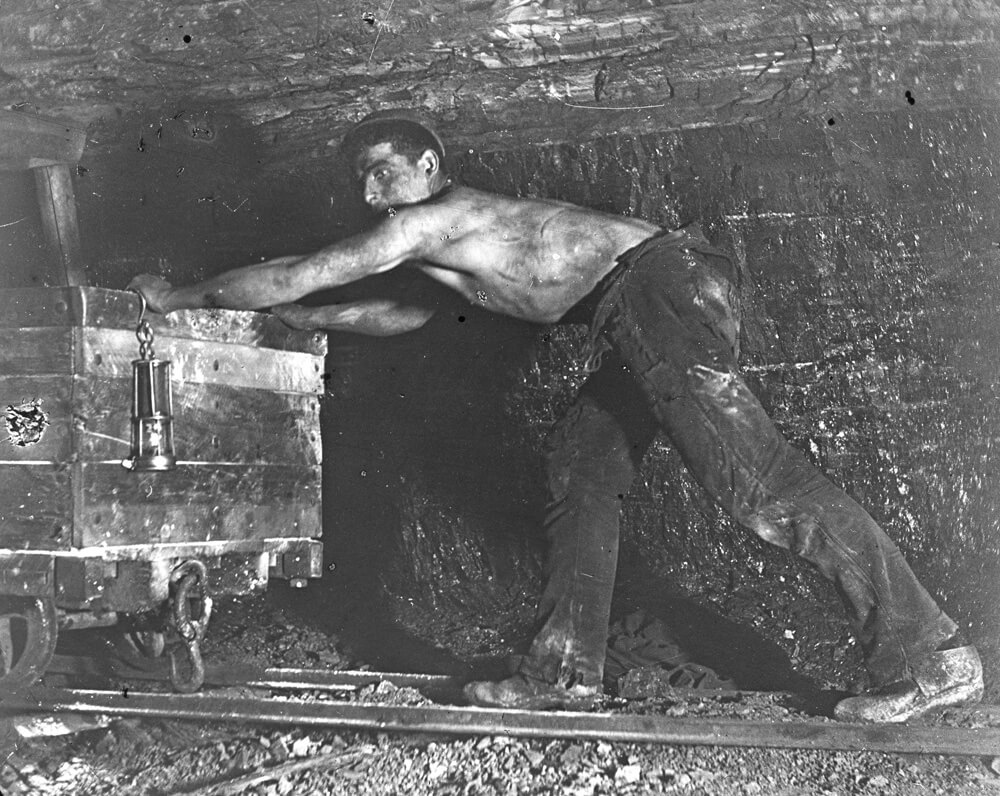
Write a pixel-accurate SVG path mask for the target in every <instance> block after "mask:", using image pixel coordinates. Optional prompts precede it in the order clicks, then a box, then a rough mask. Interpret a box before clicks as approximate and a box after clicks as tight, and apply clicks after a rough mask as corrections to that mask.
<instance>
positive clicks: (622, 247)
mask: <svg viewBox="0 0 1000 796" xmlns="http://www.w3.org/2000/svg"><path fill="white" fill-rule="evenodd" d="M342 151H343V153H344V155H345V157H347V158H348V159H349V160H348V162H349V163H350V164H351V165H352V166H353V168H354V173H355V174H356V176H357V179H358V186H359V188H360V190H361V192H362V197H363V198H364V200H365V202H366V203H367V204H368V205H369V206H370V207H371V209H372V210H373V211H375V213H376V214H377V216H378V217H379V220H378V221H377V223H375V225H374V226H373V227H372V228H371V229H369V230H368V231H366V232H362V233H361V234H358V235H355V236H353V237H350V238H347V239H345V240H341V241H338V242H336V243H334V244H332V245H330V246H327V247H325V248H323V249H321V250H320V251H318V252H316V253H315V254H311V255H308V256H303V257H283V258H279V259H276V260H270V261H268V262H264V263H260V264H257V265H250V266H247V267H244V268H237V269H234V270H232V271H228V272H226V273H223V274H221V275H219V276H216V277H214V278H212V279H209V280H207V281H204V282H201V283H199V284H195V285H191V286H187V287H173V286H171V285H170V284H169V283H167V282H165V281H163V280H162V279H159V278H158V277H155V276H149V275H142V276H138V277H136V278H135V279H134V280H133V282H132V284H131V287H133V288H135V289H138V290H139V291H141V292H142V293H143V294H144V295H145V297H146V299H147V301H148V302H149V305H150V307H152V308H153V309H155V310H157V311H160V312H170V311H172V310H178V309H185V308H201V307H228V308H232V309H264V308H271V311H272V312H273V313H274V314H275V315H277V316H278V317H279V318H281V319H282V320H283V321H284V322H285V323H287V324H289V325H290V326H293V327H295V328H305V329H332V330H342V331H351V332H360V333H364V334H369V335H392V334H399V333H402V332H406V331H410V330H412V329H417V328H419V327H420V326H422V325H424V324H425V323H426V322H427V320H428V319H429V318H430V317H431V315H432V314H433V310H431V309H427V308H425V307H420V306H417V305H415V304H414V305H409V304H406V303H405V302H398V301H388V300H365V301H357V302H349V303H342V304H334V305H329V306H321V307H304V306H298V305H295V304H293V303H291V302H295V301H296V300H297V299H300V298H302V297H303V296H306V295H307V294H310V293H314V292H316V291H319V290H324V289H328V288H334V287H337V286H339V285H345V284H347V283H349V282H353V281H355V280H358V279H361V278H363V277H366V276H370V275H372V274H378V273H382V272H385V271H389V270H391V269H393V268H397V267H399V266H401V265H403V264H404V263H405V264H408V265H410V266H411V267H415V268H418V269H420V270H421V271H423V272H424V273H426V274H427V275H428V276H430V277H432V278H433V279H436V280H438V281H440V282H443V283H444V284H446V285H448V286H449V287H451V288H453V289H454V290H456V291H458V292H459V293H461V294H462V295H463V296H464V297H465V298H466V299H468V301H470V302H471V303H472V304H475V305H477V306H480V307H484V308H486V309H489V310H492V311H494V312H498V313H502V314H505V315H510V316H513V317H515V318H520V319H522V320H525V321H531V322H535V323H545V324H547V323H554V322H559V321H564V322H565V321H568V320H572V321H584V322H586V323H588V324H589V326H590V330H591V335H590V345H589V348H588V352H587V354H588V357H587V363H586V366H587V370H588V371H589V372H590V373H591V374H592V375H591V376H590V377H589V379H588V380H587V382H586V383H585V384H584V386H583V387H582V388H581V390H580V392H579V395H578V397H577V399H576V402H575V404H574V406H573V407H572V408H571V410H570V411H569V412H568V413H567V415H566V417H565V418H563V419H562V420H561V421H560V422H559V423H558V424H557V426H556V428H555V429H554V431H553V434H552V443H551V449H550V451H549V454H548V461H547V464H548V475H549V486H550V490H551V500H550V503H549V506H548V510H547V514H546V518H545V526H546V533H547V537H548V541H549V544H550V549H549V557H548V564H547V567H546V583H545V586H544V589H543V593H542V595H541V598H540V601H539V606H538V612H537V628H536V635H535V637H534V640H533V642H532V645H531V648H530V650H529V652H528V654H527V655H525V656H524V657H523V659H522V661H521V663H520V665H519V669H518V671H517V672H516V673H514V674H513V675H512V676H511V677H509V678H507V679H504V680H501V681H499V682H490V681H480V682H473V683H470V684H469V685H468V686H467V687H466V691H465V693H466V696H467V697H468V699H469V701H470V702H472V703H473V704H477V705H483V706H498V707H509V708H529V709H531V708H552V707H562V708H579V707H589V706H592V705H593V704H594V703H595V702H596V700H597V699H598V698H599V696H600V694H601V680H602V675H603V668H604V656H605V649H606V643H607V630H608V619H609V614H610V608H611V596H612V589H613V585H614V577H615V568H616V561H617V554H618V531H619V512H620V508H621V496H622V495H623V494H624V493H625V492H626V491H627V490H628V487H629V484H630V483H631V481H632V479H633V477H634V476H635V474H636V470H637V467H638V465H639V462H640V461H641V459H642V456H643V453H644V451H645V450H646V448H647V447H648V445H649V444H650V442H651V441H652V438H653V436H654V434H656V433H657V432H660V431H662V432H665V433H666V435H667V436H668V437H669V439H670V440H671V442H672V443H673V444H674V446H675V447H676V448H677V450H678V451H679V453H680V455H681V457H682V458H683V460H684V462H685V464H686V465H687V467H688V468H689V469H690V471H691V472H692V474H693V475H694V477H695V478H696V479H697V480H698V481H699V482H700V483H701V484H702V486H703V487H704V488H705V489H706V490H707V491H708V493H709V494H711V496H712V497H713V498H714V499H715V500H716V501H717V502H718V503H719V504H720V505H721V506H722V507H723V508H724V509H725V510H727V511H728V512H729V513H730V514H731V515H732V516H733V517H734V518H735V519H736V520H737V521H738V522H739V523H740V524H742V525H743V526H744V527H746V528H748V529H749V530H751V531H753V532H755V533H757V534H758V535H759V536H761V537H762V538H763V539H765V540H766V541H768V542H771V543H772V544H775V545H779V546H781V547H784V548H786V549H790V550H792V551H793V552H795V553H796V554H798V555H799V556H801V557H802V558H803V559H805V560H806V561H809V562H810V563H812V564H813V565H815V566H816V567H817V568H818V569H819V570H820V571H821V572H822V573H823V574H824V575H825V576H826V577H828V578H830V579H831V580H832V581H833V582H834V584H835V585H836V588H837V590H838V592H839V594H840V595H841V596H842V598H843V601H844V605H845V608H846V610H847V615H848V619H849V621H850V624H851V627H852V630H853V632H854V633H855V635H856V636H857V638H858V641H859V643H860V644H861V648H862V650H863V651H864V655H865V665H866V668H867V669H868V673H869V680H870V684H871V689H870V690H869V691H868V692H866V693H864V694H861V695H857V696H853V697H848V698H846V699H844V700H842V701H841V702H840V703H839V704H838V705H837V707H836V709H835V714H836V716H837V717H838V718H841V719H844V720H848V721H906V720H907V719H909V718H912V717H915V716H919V715H922V714H924V713H926V712H928V711H930V710H932V709H935V708H940V707H943V706H946V705H955V704H962V703H966V702H972V701H975V700H978V699H979V698H981V695H982V691H983V680H982V665H981V663H980V660H979V656H978V654H977V652H976V650H975V648H974V647H972V646H968V645H967V644H966V643H965V642H964V641H963V640H962V639H961V638H960V637H959V634H958V632H957V630H958V629H957V626H956V624H955V623H954V622H953V621H952V620H951V619H950V618H949V617H948V616H946V615H945V614H944V613H943V612H942V611H941V609H940V608H939V607H938V606H937V604H936V603H935V602H934V600H933V599H932V598H931V596H930V595H929V594H928V593H927V592H926V590H925V589H924V588H923V587H922V586H921V585H920V583H919V582H918V581H917V579H916V577H915V576H914V574H913V572H912V571H911V570H910V568H909V567H908V566H907V564H906V563H905V562H904V561H903V558H902V556H901V555H900V552H899V549H898V548H897V547H896V545H895V544H894V543H893V542H892V541H891V540H890V539H889V538H888V537H887V536H886V535H885V533H884V532H883V531H882V530H881V529H880V528H879V526H878V525H877V524H876V523H875V521H874V520H873V519H872V518H871V517H870V516H869V515H868V514H867V513H866V512H865V511H864V510H863V509H862V508H861V506H859V505H858V504H857V503H855V502H854V501H853V500H852V499H851V498H850V497H848V496H847V495H846V494H845V493H844V492H843V491H842V490H840V489H839V488H838V487H836V486H834V485H833V484H832V483H831V482H830V481H829V480H827V479H826V478H825V477H824V476H823V475H822V474H821V473H820V472H818V471H817V470H816V468H814V467H813V466H812V465H811V464H810V463H809V462H808V461H807V460H806V459H805V457H804V456H802V455H801V454H800V453H799V452H798V451H796V450H794V449H793V448H791V447H790V446H789V445H788V443H787V442H786V441H785V439H784V438H783V437H782V436H781V434H780V433H779V432H778V430H777V429H776V428H775V426H774V424H773V423H772V422H771V421H770V419H769V418H768V417H767V415H766V414H765V412H764V410H763V408H762V407H761V405H760V404H759V403H758V402H757V400H756V399H755V398H754V396H753V395H752V394H751V393H750V391H749V390H748V388H747V386H746V385H745V384H744V382H743V380H742V379H741V377H740V375H739V372H738V367H737V358H738V355H739V324H740V321H739V309H738V306H737V301H736V294H735V291H734V289H733V282H734V280H735V275H734V272H733V268H732V264H731V262H730V260H729V259H728V258H727V257H726V255H725V254H723V253H722V252H720V251H718V250H717V249H715V248H713V247H712V246H710V245H709V243H708V241H706V240H705V238H704V237H703V236H702V235H701V233H700V231H699V230H698V229H697V228H696V227H689V228H686V229H682V230H675V231H664V230H662V229H660V228H658V227H656V226H655V225H653V224H650V223H648V222H645V221H641V220H638V219H633V218H624V217H621V216H615V215H610V214H606V213H601V212H596V211H593V210H587V209H584V208H580V207H576V206H574V205H571V204H567V203H564V202H556V201H547V200H542V199H520V198H510V197H505V196H497V195H493V194H487V193H483V192H481V191H476V190H473V189H471V188H467V187H463V186H458V185H454V184H452V182H451V181H450V180H449V178H448V177H447V175H446V173H445V171H444V168H443V164H442V161H443V157H444V147H443V145H442V144H441V140H440V138H438V136H437V134H436V133H435V132H434V131H433V129H432V128H431V127H430V126H429V125H428V124H427V123H426V122H424V121H423V120H422V119H420V118H419V117H418V116H416V115H415V114H412V113H409V112H406V111H391V112H384V113H377V114H373V115H372V116H370V117H367V118H366V119H364V120H362V122H360V123H359V124H358V125H357V126H356V127H355V128H354V129H353V130H352V131H351V132H350V133H348V135H347V136H346V138H345V141H344V145H343V148H342ZM602 355H603V356H602ZM602 359H603V362H602Z"/></svg>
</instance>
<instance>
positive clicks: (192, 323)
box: [0, 287, 327, 356]
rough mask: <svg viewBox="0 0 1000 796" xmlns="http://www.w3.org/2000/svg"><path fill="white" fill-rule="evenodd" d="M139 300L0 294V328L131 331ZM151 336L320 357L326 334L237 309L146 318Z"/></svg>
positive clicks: (121, 293) (118, 294) (70, 293)
mask: <svg viewBox="0 0 1000 796" xmlns="http://www.w3.org/2000/svg"><path fill="white" fill-rule="evenodd" d="M139 306H140V302H139V297H138V296H137V295H136V294H135V293H133V292H131V291H127V290H109V289H107V288H94V287H61V288H17V289H9V290H0V329H3V328H27V327H51V326H55V327H59V326H78V327H81V328H91V327H93V328H103V329H128V330H132V329H135V326H136V323H137V322H138V319H139ZM146 318H147V320H148V321H149V323H150V326H151V327H152V329H153V332H154V334H156V335H157V336H159V335H168V336H171V337H180V338H186V339H193V340H211V341H213V342H218V343H229V344H233V345H246V346H257V347H263V348H271V349H275V350H279V351H297V352H301V353H304V354H313V355H316V356H322V355H323V354H325V353H326V345H327V343H326V334H324V333H323V332H305V331H299V330H295V329H290V328H289V327H287V326H285V325H284V324H283V323H282V322H281V321H279V320H278V319H277V318H275V317H274V316H273V315H270V314H268V313H262V312H244V311H237V310H223V309H212V310H181V311H178V312H172V313H169V314H167V315H161V314H159V313H155V312H149V313H147V315H146Z"/></svg>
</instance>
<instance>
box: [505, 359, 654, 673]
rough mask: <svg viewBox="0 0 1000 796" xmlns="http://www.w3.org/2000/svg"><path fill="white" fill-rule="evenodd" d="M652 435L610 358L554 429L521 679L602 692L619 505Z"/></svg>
mask: <svg viewBox="0 0 1000 796" xmlns="http://www.w3.org/2000/svg"><path fill="white" fill-rule="evenodd" d="M656 430H657V429H656V422H655V419H654V417H653V416H652V414H651V413H650V411H649V409H648V406H647V404H646V401H645V399H644V397H643V395H642V394H641V393H640V392H639V391H638V390H637V388H636V385H635V383H634V381H633V380H632V379H631V378H630V377H629V375H628V373H627V371H626V370H625V369H624V366H623V364H622V363H621V362H620V361H618V360H617V358H615V357H606V361H605V362H604V365H603V367H602V368H601V369H600V370H599V371H598V372H597V373H595V374H594V375H592V376H591V377H590V379H589V380H588V381H587V383H586V384H585V385H584V386H583V387H582V388H581V390H580V393H579V395H578V397H577V399H576V402H575V403H574V405H573V406H572V407H571V409H570V410H569V412H568V413H567V414H566V416H565V417H564V418H562V420H561V421H560V422H559V423H558V424H557V425H556V427H555V428H554V429H553V432H552V435H551V436H550V439H549V450H548V456H547V466H548V481H549V492H550V500H549V504H548V508H547V512H546V518H545V530H546V536H547V540H548V543H549V550H548V556H547V559H546V571H545V576H546V580H545V586H544V590H543V592H542V595H541V598H540V600H539V605H538V612H537V615H536V635H535V638H534V641H533V643H532V645H531V649H530V651H529V653H528V655H527V656H526V657H525V658H524V659H523V661H522V663H521V665H520V672H521V673H522V674H524V675H526V676H528V677H531V678H534V679H537V680H542V681H544V682H546V683H553V684H559V685H561V686H564V687H571V686H574V685H584V686H591V687H599V686H600V684H601V680H602V677H603V673H604V656H605V651H606V649H607V640H608V621H609V617H610V612H611V597H612V592H613V590H614V581H615V571H616V568H617V563H618V535H619V517H620V513H621V506H622V498H623V497H624V495H625V493H626V492H627V491H628V489H629V486H630V484H631V483H632V481H633V480H634V479H635V475H636V471H637V469H638V466H639V464H640V462H641V461H642V457H643V454H644V453H645V452H646V449H647V448H648V447H649V444H650V442H651V441H652V438H653V435H654V434H655V433H656Z"/></svg>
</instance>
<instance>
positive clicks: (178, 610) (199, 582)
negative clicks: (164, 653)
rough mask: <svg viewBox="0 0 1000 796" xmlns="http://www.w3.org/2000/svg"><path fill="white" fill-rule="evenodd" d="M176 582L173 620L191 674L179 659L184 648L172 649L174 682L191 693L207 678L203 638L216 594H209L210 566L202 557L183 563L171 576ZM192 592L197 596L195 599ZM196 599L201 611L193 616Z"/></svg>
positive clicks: (172, 676)
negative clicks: (208, 566)
mask: <svg viewBox="0 0 1000 796" xmlns="http://www.w3.org/2000/svg"><path fill="white" fill-rule="evenodd" d="M170 580H171V582H172V583H173V584H174V605H173V614H172V617H173V624H174V629H175V630H176V631H177V635H179V636H180V637H181V642H182V644H183V647H184V651H185V652H186V653H187V659H188V661H187V662H188V667H187V668H188V670H189V672H188V674H186V675H185V674H182V672H181V667H180V665H179V663H178V657H179V655H180V650H179V649H178V648H176V647H175V648H174V649H173V650H171V652H170V682H171V683H173V686H174V689H175V690H177V691H180V692H181V693H185V694H190V693H193V692H195V691H197V690H198V689H199V688H201V685H202V683H203V682H204V681H205V664H204V661H202V658H201V640H202V638H203V637H204V635H205V629H206V628H207V627H208V620H209V617H211V615H212V598H211V597H210V596H209V594H208V570H207V569H206V567H205V565H204V564H203V563H202V562H201V561H198V560H195V559H192V560H190V561H185V562H184V563H183V564H181V565H179V566H178V567H177V568H176V569H175V570H174V571H173V574H172V575H171V577H170ZM192 592H193V593H194V595H195V597H196V599H192ZM192 602H195V603H197V604H198V605H199V607H200V608H199V611H198V615H197V616H195V617H192V616H191V606H192Z"/></svg>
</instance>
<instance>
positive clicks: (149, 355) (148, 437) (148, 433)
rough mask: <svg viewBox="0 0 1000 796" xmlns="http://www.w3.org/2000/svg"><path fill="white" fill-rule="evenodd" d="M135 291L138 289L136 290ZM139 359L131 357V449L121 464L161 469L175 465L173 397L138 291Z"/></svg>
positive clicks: (166, 364)
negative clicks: (157, 354)
mask: <svg viewBox="0 0 1000 796" xmlns="http://www.w3.org/2000/svg"><path fill="white" fill-rule="evenodd" d="M136 292H137V293H138V291H136ZM139 301H140V302H141V306H140V309H139V325H138V326H137V327H136V330H135V336H136V338H137V339H138V341H139V359H133V360H132V450H131V455H130V456H129V458H128V459H123V460H122V467H124V468H126V469H128V470H142V471H150V470H152V471H164V470H173V469H174V468H175V467H176V466H177V459H176V457H175V456H174V425H173V424H174V418H173V400H172V397H171V395H170V361H169V360H165V359H157V358H156V353H155V352H154V351H153V330H152V329H151V328H150V327H149V322H148V321H147V320H146V319H145V315H146V299H145V297H144V296H143V295H142V294H141V293H139Z"/></svg>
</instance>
